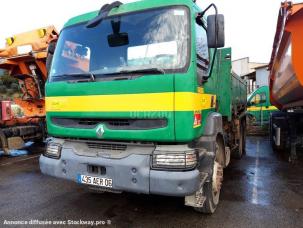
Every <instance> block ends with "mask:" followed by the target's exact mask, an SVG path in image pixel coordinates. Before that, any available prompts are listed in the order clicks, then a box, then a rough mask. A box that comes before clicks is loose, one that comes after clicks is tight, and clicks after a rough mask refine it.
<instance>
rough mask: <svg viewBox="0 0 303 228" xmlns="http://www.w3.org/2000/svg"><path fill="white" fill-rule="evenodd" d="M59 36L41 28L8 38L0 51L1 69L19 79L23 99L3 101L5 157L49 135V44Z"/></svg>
mask: <svg viewBox="0 0 303 228" xmlns="http://www.w3.org/2000/svg"><path fill="white" fill-rule="evenodd" d="M57 36H58V33H57V31H56V29H55V28H54V27H53V26H49V27H45V28H40V29H36V30H33V31H29V32H25V33H22V34H18V35H15V36H13V37H9V38H7V39H6V47H5V48H4V49H1V50H0V69H5V70H7V72H8V75H9V76H11V77H14V78H15V79H17V80H18V82H19V88H20V93H21V97H20V98H15V99H13V100H1V101H0V142H1V143H0V145H1V149H3V151H4V153H5V154H6V155H8V154H9V150H10V149H20V148H21V147H23V146H24V142H26V141H30V140H34V141H39V140H42V139H43V136H45V135H46V133H45V104H44V102H45V101H44V84H45V81H46V79H47V69H46V57H47V48H48V45H49V42H50V41H51V40H53V39H56V37H57ZM14 110H17V111H18V112H16V111H14Z"/></svg>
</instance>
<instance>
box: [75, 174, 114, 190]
mask: <svg viewBox="0 0 303 228" xmlns="http://www.w3.org/2000/svg"><path fill="white" fill-rule="evenodd" d="M78 182H79V183H81V184H88V185H94V186H100V187H106V188H112V187H113V180H112V179H109V178H100V177H92V176H87V175H80V174H79V175H78Z"/></svg>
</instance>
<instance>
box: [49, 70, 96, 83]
mask: <svg viewBox="0 0 303 228" xmlns="http://www.w3.org/2000/svg"><path fill="white" fill-rule="evenodd" d="M81 77H85V78H87V77H89V79H79V78H81ZM52 78H55V80H52V81H61V80H60V79H72V81H71V82H94V81H96V76H95V75H94V74H93V73H91V72H88V73H79V74H63V75H56V76H53V77H52Z"/></svg>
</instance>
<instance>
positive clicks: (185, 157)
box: [152, 150, 198, 170]
mask: <svg viewBox="0 0 303 228" xmlns="http://www.w3.org/2000/svg"><path fill="white" fill-rule="evenodd" d="M197 161H198V155H197V153H196V151H194V150H191V151H184V152H163V151H155V152H154V153H153V161H152V168H155V169H178V170H188V169H193V168H195V167H196V166H197Z"/></svg>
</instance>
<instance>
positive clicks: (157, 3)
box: [64, 0, 196, 28]
mask: <svg viewBox="0 0 303 228" xmlns="http://www.w3.org/2000/svg"><path fill="white" fill-rule="evenodd" d="M170 5H171V6H174V5H186V6H188V7H193V6H194V5H196V4H195V3H194V2H193V1H192V0H165V1H163V0H142V1H137V2H131V3H126V4H123V5H121V6H120V7H119V8H115V9H112V10H111V11H110V14H109V15H110V16H111V15H116V14H124V13H129V12H134V11H140V10H146V9H150V8H157V7H162V6H170ZM100 7H101V5H100ZM98 13H99V10H97V11H92V12H88V13H85V14H82V15H78V16H76V17H73V18H71V19H70V20H68V21H67V23H66V24H65V25H64V28H65V27H68V26H72V25H75V24H78V23H83V22H86V21H89V20H91V19H93V18H95V17H96V16H98Z"/></svg>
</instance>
